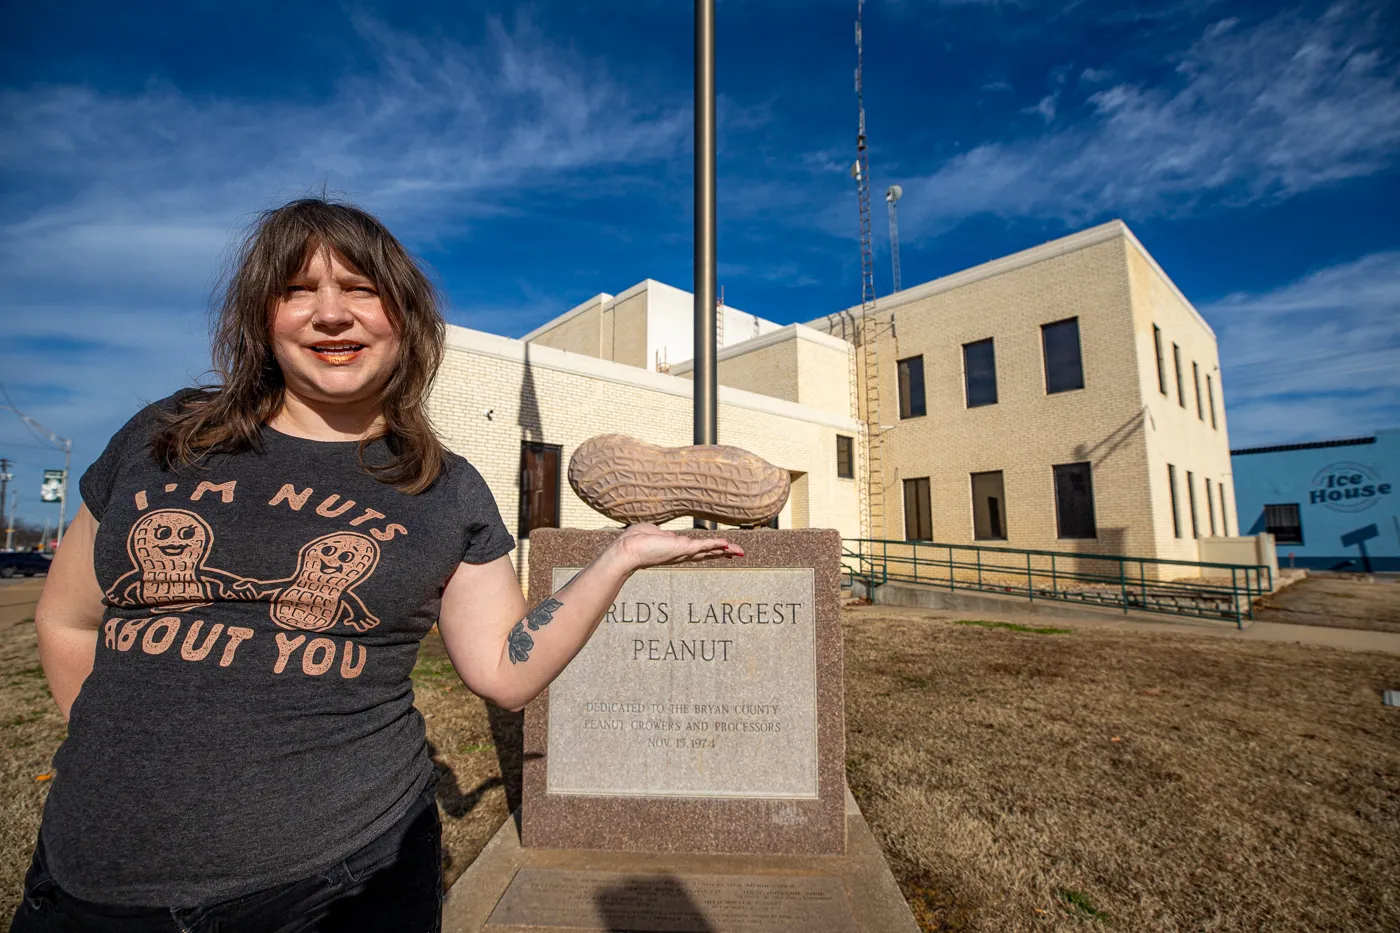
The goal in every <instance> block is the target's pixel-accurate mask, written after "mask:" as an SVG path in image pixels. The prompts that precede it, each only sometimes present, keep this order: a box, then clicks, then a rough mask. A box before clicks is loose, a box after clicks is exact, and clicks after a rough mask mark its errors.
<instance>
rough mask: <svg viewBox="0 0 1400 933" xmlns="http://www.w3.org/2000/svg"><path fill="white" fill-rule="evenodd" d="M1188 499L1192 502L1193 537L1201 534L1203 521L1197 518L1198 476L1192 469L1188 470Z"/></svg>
mask: <svg viewBox="0 0 1400 933" xmlns="http://www.w3.org/2000/svg"><path fill="white" fill-rule="evenodd" d="M1186 501H1187V502H1189V503H1190V504H1191V537H1193V538H1199V537H1200V536H1201V523H1200V521H1199V520H1197V518H1196V476H1195V474H1194V473H1192V472H1191V471H1190V470H1187V471H1186Z"/></svg>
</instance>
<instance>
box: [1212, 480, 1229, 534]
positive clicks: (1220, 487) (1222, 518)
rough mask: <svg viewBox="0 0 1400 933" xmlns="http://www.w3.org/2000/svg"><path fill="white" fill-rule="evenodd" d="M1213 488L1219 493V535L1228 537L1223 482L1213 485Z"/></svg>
mask: <svg viewBox="0 0 1400 933" xmlns="http://www.w3.org/2000/svg"><path fill="white" fill-rule="evenodd" d="M1215 488H1216V489H1217V490H1219V491H1220V533H1221V534H1222V535H1224V536H1225V537H1227V538H1228V537H1230V522H1229V520H1228V519H1227V518H1226V516H1228V515H1229V514H1230V513H1229V512H1227V511H1226V510H1225V481H1224V480H1223V479H1222V480H1221V481H1220V482H1218V483H1216V484H1215Z"/></svg>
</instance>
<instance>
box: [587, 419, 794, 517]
mask: <svg viewBox="0 0 1400 933" xmlns="http://www.w3.org/2000/svg"><path fill="white" fill-rule="evenodd" d="M569 485H570V486H572V487H573V490H574V492H575V493H577V494H578V497H579V498H580V499H582V500H583V501H584V502H586V503H588V504H589V505H590V506H592V507H593V508H594V509H596V510H597V511H599V512H602V513H603V514H604V515H606V516H607V517H608V518H611V519H613V520H614V521H617V522H621V523H622V524H624V525H633V524H637V523H639V522H656V523H661V522H666V521H670V520H671V519H673V518H680V517H681V516H683V515H690V516H693V517H695V518H701V519H709V520H710V521H715V522H722V523H724V524H727V525H762V524H765V523H766V522H769V521H771V520H772V519H773V518H774V517H775V516H776V515H777V514H778V513H779V512H781V511H782V510H783V503H785V502H787V498H788V492H789V488H790V485H791V480H790V479H789V477H788V472H787V471H786V470H781V469H779V468H778V467H775V466H773V464H771V463H769V462H768V461H766V460H764V459H763V458H762V457H759V456H757V455H755V454H751V453H749V452H748V451H746V450H741V449H739V448H738V447H727V446H724V445H712V446H711V445H705V446H692V447H658V446H656V445H655V444H648V443H645V442H643V441H639V440H637V439H636V438H632V437H628V436H626V435H625V434H600V435H598V436H597V437H593V438H590V439H588V440H587V441H584V442H583V443H582V444H581V445H579V448H578V450H576V451H574V455H573V457H572V458H570V460H569Z"/></svg>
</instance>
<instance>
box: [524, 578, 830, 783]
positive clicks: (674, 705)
mask: <svg viewBox="0 0 1400 933" xmlns="http://www.w3.org/2000/svg"><path fill="white" fill-rule="evenodd" d="M576 573H578V568H576V567H573V568H568V567H558V568H555V570H554V575H553V584H554V589H555V590H556V591H557V590H559V589H560V588H561V587H563V586H564V585H565V584H566V583H568V582H569V580H570V579H571V578H572V577H573V575H574V574H576ZM546 789H547V792H548V793H550V794H590V795H595V796H646V797H667V796H683V797H767V798H806V799H815V798H816V796H817V663H816V599H815V585H814V580H813V571H812V570H811V568H805V567H804V568H795V569H778V568H768V569H760V570H740V569H737V568H736V569H728V568H725V569H713V570H709V569H705V570H700V569H693V570H670V569H655V570H646V571H642V572H640V573H637V574H634V575H633V576H632V578H631V579H629V580H628V581H627V583H626V585H625V586H624V587H623V588H622V592H621V593H619V594H618V597H617V599H616V600H615V601H614V602H613V604H612V607H611V608H610V609H609V610H608V612H607V614H606V615H605V616H604V618H603V621H602V623H601V624H600V625H599V626H598V630H597V632H595V633H594V635H593V637H592V638H591V639H590V640H589V642H588V644H587V645H585V646H584V648H583V650H582V651H581V652H580V653H579V655H578V656H577V657H576V658H574V660H573V661H572V662H571V663H570V664H569V666H568V667H567V668H566V669H565V670H564V672H563V673H562V674H561V675H560V676H559V678H558V679H557V680H555V681H554V683H553V684H552V685H551V686H550V704H549V752H548V769H547V778H546Z"/></svg>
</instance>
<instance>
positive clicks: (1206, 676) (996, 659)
mask: <svg viewBox="0 0 1400 933" xmlns="http://www.w3.org/2000/svg"><path fill="white" fill-rule="evenodd" d="M21 587H23V588H25V590H30V589H31V588H32V593H31V594H30V595H28V596H25V597H23V598H28V599H30V600H31V602H32V598H33V596H35V595H37V587H36V586H34V585H33V584H29V583H25V584H17V585H13V586H8V587H4V588H0V683H3V685H4V686H3V690H4V693H3V695H0V703H3V708H4V709H5V710H6V714H5V715H6V716H7V718H9V719H10V720H11V721H10V724H9V726H8V728H7V730H6V746H7V753H6V757H5V760H4V763H3V766H0V797H3V803H0V807H4V810H3V815H2V817H0V818H3V825H0V916H7V915H8V913H9V912H10V911H12V910H13V908H14V904H15V901H16V898H17V897H18V894H19V889H20V880H21V876H22V874H23V870H24V867H25V865H26V864H27V861H28V857H29V849H30V846H31V845H32V844H33V834H34V831H35V828H36V827H37V822H38V814H39V809H40V807H41V805H42V797H43V794H44V793H45V788H46V786H47V785H46V783H45V782H42V781H36V780H35V778H36V776H39V775H43V774H45V773H47V768H48V758H49V756H50V755H51V754H52V751H53V749H54V747H55V746H56V744H57V742H58V741H59V740H60V739H61V737H62V734H63V727H62V723H61V722H60V721H59V718H58V715H57V713H56V712H54V711H53V710H52V708H51V704H50V701H49V700H48V697H47V693H46V691H45V689H44V686H43V680H42V677H41V676H40V675H39V674H38V673H37V666H38V662H37V658H36V656H35V653H34V640H33V628H32V625H31V624H30V623H29V622H28V621H25V620H26V619H27V617H28V616H29V615H32V608H31V609H26V608H25V607H24V606H23V605H21V604H20V603H21V602H22V598H21V597H22V595H23V594H21V593H20V592H17V591H19V590H20V589H21ZM1396 592H1397V594H1400V587H1397V588H1396ZM7 604H13V605H8V607H7ZM6 613H8V615H7V614H6ZM944 615H946V614H943V613H934V614H930V613H919V612H916V611H913V610H887V609H883V608H881V607H864V608H857V609H851V610H847V611H846V613H845V616H844V622H845V625H846V712H847V735H848V738H847V771H848V775H849V780H850V784H851V788H852V791H853V792H854V793H855V795H856V797H857V799H858V800H859V801H860V803H861V806H862V808H863V809H864V811H865V814H866V817H867V819H868V820H869V821H870V824H871V827H872V828H873V830H874V832H875V833H876V835H877V837H878V838H879V839H880V841H881V843H882V845H883V846H884V848H885V852H886V854H887V855H888V857H889V859H890V863H891V866H892V867H893V869H894V871H895V875H896V877H897V879H898V880H899V882H900V884H901V886H902V887H903V889H904V891H905V894H906V896H907V897H908V898H909V900H910V903H911V906H912V907H913V908H914V910H915V913H916V915H917V916H918V917H919V919H920V921H921V923H922V924H923V926H924V928H925V929H926V930H959V931H1017V930H1036V931H1039V930H1092V929H1105V930H1126V931H1157V930H1161V931H1198V930H1209V931H1250V933H1253V931H1257V930H1270V931H1279V930H1295V931H1330V930H1335V931H1343V930H1345V931H1348V933H1350V931H1358V930H1375V931H1384V930H1395V929H1400V710H1397V709H1389V708H1386V707H1383V706H1382V705H1381V702H1380V692H1381V690H1382V689H1385V688H1400V657H1392V656H1385V655H1371V654H1354V653H1345V652H1341V651H1334V650H1330V649H1320V648H1305V647H1300V646H1294V645H1277V644H1263V643H1242V642H1237V641H1233V640H1230V639H1225V638H1218V637H1207V636H1200V635H1186V634H1183V635H1175V634H1170V635H1161V634H1147V633H1134V632H1118V633H1107V632H1095V631H1084V630H1072V631H1067V630H1064V629H1056V628H1053V627H1044V626H1007V625H1005V624H1002V623H996V622H988V621H984V620H980V619H976V618H966V619H963V618H957V617H953V616H948V617H946V618H940V616H944ZM414 681H415V686H416V688H417V695H418V706H419V708H420V709H421V710H422V711H423V714H424V716H425V717H426V719H427V723H428V734H429V739H430V741H431V742H432V743H433V752H434V760H435V761H436V762H437V764H438V768H439V771H440V772H441V773H442V777H443V780H442V782H441V784H440V794H439V801H440V804H441V807H442V811H443V821H444V839H445V843H446V845H445V857H446V861H447V866H446V869H447V877H448V880H449V882H450V881H451V880H453V879H455V878H456V877H457V876H458V875H459V874H460V873H461V872H462V870H463V869H465V867H466V866H467V865H469V864H470V863H471V860H472V859H473V858H474V857H475V856H476V854H477V853H478V852H479V851H480V849H481V847H482V846H483V845H484V844H485V843H486V841H487V840H488V839H489V838H490V836H491V834H492V833H493V832H494V831H495V829H496V828H497V827H498V826H499V825H500V823H501V822H502V821H503V820H504V819H505V817H506V814H507V812H508V810H509V807H510V805H512V804H513V803H514V802H515V801H516V800H517V799H518V797H517V795H518V788H519V784H518V780H519V777H518V774H519V772H518V768H519V761H520V758H519V755H520V731H519V729H520V720H519V717H518V716H512V715H509V714H504V713H501V712H500V711H498V710H494V709H490V710H489V711H488V707H487V705H486V704H484V703H482V702H481V701H480V700H478V699H476V698H475V697H473V696H472V695H471V694H469V693H468V692H467V691H466V690H465V688H463V687H461V686H460V685H459V684H458V683H457V681H456V678H455V675H454V674H453V673H452V670H451V667H450V665H449V664H448V663H447V661H446V658H445V656H444V654H443V652H442V646H441V642H440V641H439V640H438V639H437V638H436V637H433V638H431V639H430V640H429V641H427V642H425V644H424V649H423V651H422V653H421V655H420V661H419V664H418V667H417V669H416V670H415V672H414ZM502 762H504V764H505V768H504V772H505V774H504V776H503V773H502Z"/></svg>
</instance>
